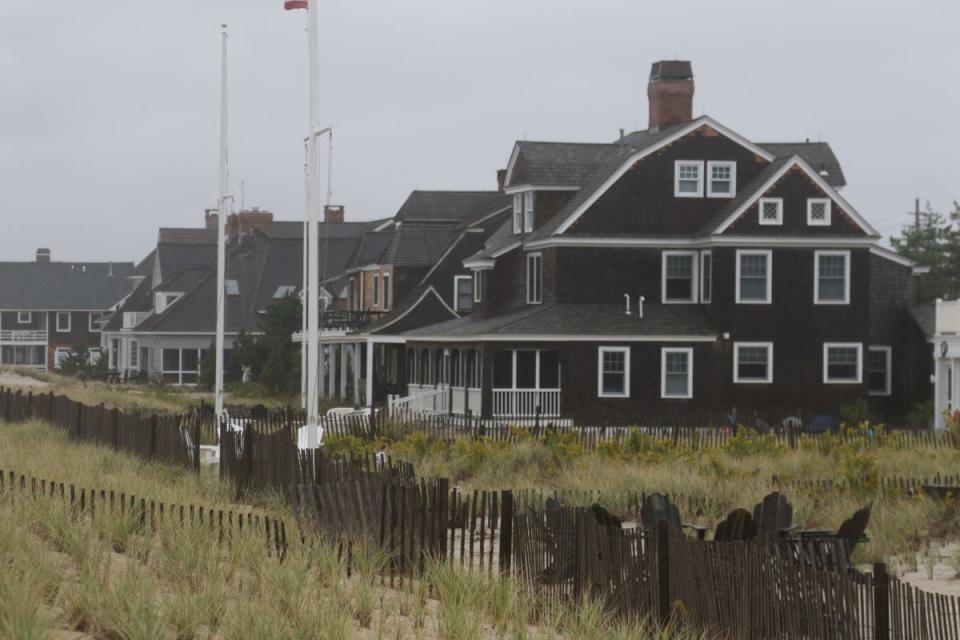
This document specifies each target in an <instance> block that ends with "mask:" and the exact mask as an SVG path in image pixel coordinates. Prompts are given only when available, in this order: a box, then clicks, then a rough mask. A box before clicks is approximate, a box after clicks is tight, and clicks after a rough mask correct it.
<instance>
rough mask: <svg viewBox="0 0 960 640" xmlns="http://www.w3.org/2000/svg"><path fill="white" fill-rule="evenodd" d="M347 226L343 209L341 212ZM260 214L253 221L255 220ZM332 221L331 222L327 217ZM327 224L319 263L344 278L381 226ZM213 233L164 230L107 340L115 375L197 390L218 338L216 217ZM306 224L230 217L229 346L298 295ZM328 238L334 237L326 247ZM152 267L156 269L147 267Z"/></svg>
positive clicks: (210, 220)
mask: <svg viewBox="0 0 960 640" xmlns="http://www.w3.org/2000/svg"><path fill="white" fill-rule="evenodd" d="M338 211H339V215H340V217H339V218H337V217H334V219H339V220H342V208H339V209H338ZM250 214H254V215H250ZM328 220H329V218H328ZM328 220H325V221H324V222H322V223H320V224H321V242H322V243H323V246H321V247H320V254H319V256H320V260H321V263H325V264H327V265H328V267H329V268H330V269H331V272H342V271H343V268H344V262H345V259H346V258H345V256H346V255H347V252H346V251H344V250H338V249H335V248H336V247H338V246H339V244H341V243H343V242H349V243H350V244H351V249H352V245H354V244H356V242H357V241H358V239H359V238H360V237H361V235H362V234H363V233H364V232H365V231H367V230H368V229H370V228H371V227H372V226H373V225H374V224H375V223H370V222H342V221H340V222H334V221H328ZM206 223H207V228H204V229H161V230H160V232H159V237H158V242H157V247H156V249H155V250H154V251H153V252H151V254H150V255H149V256H148V257H147V258H146V259H145V260H144V262H143V263H142V264H141V265H138V270H141V271H145V272H149V273H150V274H151V275H150V276H149V277H147V278H144V279H143V280H142V281H141V282H140V284H139V285H138V286H137V288H136V290H134V292H133V293H132V294H131V295H130V296H129V298H128V299H127V300H125V301H124V303H123V304H122V305H121V307H120V308H119V310H118V312H117V314H116V315H115V317H114V318H113V319H112V320H111V322H110V323H109V325H108V326H107V329H106V330H105V331H104V334H103V344H104V348H106V349H107V352H108V354H109V358H110V361H109V365H110V368H111V369H114V370H116V371H119V372H121V373H122V374H123V375H124V376H125V377H146V378H148V379H150V380H157V381H163V382H165V383H167V384H177V385H190V384H195V383H196V382H197V380H198V378H199V375H200V361H201V354H202V352H203V351H204V350H205V349H209V348H210V346H211V345H212V343H213V341H214V338H215V336H216V297H217V296H216V291H217V274H216V253H217V250H216V230H215V229H216V216H215V214H214V215H211V214H210V213H209V212H208V215H207V221H206ZM303 227H304V225H303V223H302V222H288V221H274V220H273V219H272V214H271V213H269V212H265V211H260V210H256V211H251V212H246V211H244V212H240V213H239V214H233V215H231V217H230V219H228V224H227V229H228V248H227V261H226V275H225V288H226V292H225V293H226V304H227V306H226V314H225V319H226V325H225V344H226V348H227V349H229V348H230V347H231V345H232V343H233V340H234V338H235V337H236V336H237V334H238V333H239V332H240V331H241V330H243V331H245V332H246V333H248V334H251V335H257V334H260V333H262V329H261V327H260V318H261V317H262V316H263V314H264V313H265V312H266V308H267V307H268V306H269V304H270V303H271V302H273V301H274V300H276V299H278V298H281V297H283V296H285V295H296V294H298V293H299V291H300V289H301V281H302V277H303V261H302V254H303ZM324 234H327V235H328V237H329V238H330V241H329V243H327V242H324ZM148 263H149V264H148Z"/></svg>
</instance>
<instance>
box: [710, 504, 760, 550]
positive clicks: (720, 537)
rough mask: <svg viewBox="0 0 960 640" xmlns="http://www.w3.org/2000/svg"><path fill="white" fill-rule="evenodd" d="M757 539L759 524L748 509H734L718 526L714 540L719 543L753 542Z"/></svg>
mask: <svg viewBox="0 0 960 640" xmlns="http://www.w3.org/2000/svg"><path fill="white" fill-rule="evenodd" d="M756 537H757V523H756V522H754V521H753V516H752V515H750V512H749V511H747V510H746V509H734V510H733V511H731V512H730V513H728V514H727V517H726V518H725V519H724V520H723V521H722V522H721V523H720V524H718V525H717V529H716V531H714V533H713V539H714V540H716V541H718V542H734V541H737V540H753V539H754V538H756Z"/></svg>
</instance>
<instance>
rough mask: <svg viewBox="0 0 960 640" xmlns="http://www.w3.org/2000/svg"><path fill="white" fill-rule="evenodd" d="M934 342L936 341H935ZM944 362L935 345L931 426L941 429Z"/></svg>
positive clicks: (942, 426) (942, 425)
mask: <svg viewBox="0 0 960 640" xmlns="http://www.w3.org/2000/svg"><path fill="white" fill-rule="evenodd" d="M935 342H936V341H935ZM943 365H944V362H943V360H941V358H940V351H939V349H938V348H937V346H936V345H934V347H933V427H934V428H935V429H943V428H944V426H945V425H944V424H943V409H944V406H943V405H944V396H945V395H946V393H945V391H944V386H943V385H944V383H945V382H946V380H944V377H945V376H946V372H945V371H944V366H943Z"/></svg>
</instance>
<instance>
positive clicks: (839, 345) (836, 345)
mask: <svg viewBox="0 0 960 640" xmlns="http://www.w3.org/2000/svg"><path fill="white" fill-rule="evenodd" d="M830 349H856V350H857V377H856V379H851V378H845V379H843V380H831V379H830V378H829V376H828V375H827V374H828V372H829V364H830V360H829V357H828V356H829V355H830ZM862 383H863V343H862V342H824V343H823V384H862Z"/></svg>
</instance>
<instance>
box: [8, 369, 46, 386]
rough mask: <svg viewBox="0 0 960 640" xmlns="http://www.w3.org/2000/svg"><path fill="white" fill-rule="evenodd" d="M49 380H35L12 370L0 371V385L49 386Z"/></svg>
mask: <svg viewBox="0 0 960 640" xmlns="http://www.w3.org/2000/svg"><path fill="white" fill-rule="evenodd" d="M49 386H50V383H49V382H44V381H43V380H37V379H36V378H31V377H30V376H25V375H23V374H20V373H16V372H14V371H0V387H49Z"/></svg>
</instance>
